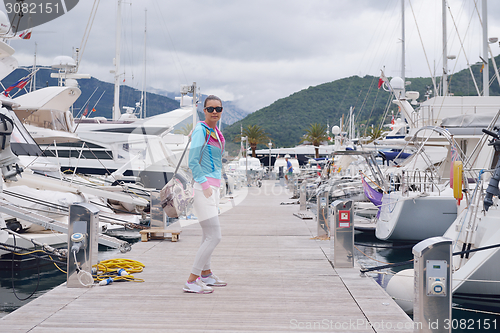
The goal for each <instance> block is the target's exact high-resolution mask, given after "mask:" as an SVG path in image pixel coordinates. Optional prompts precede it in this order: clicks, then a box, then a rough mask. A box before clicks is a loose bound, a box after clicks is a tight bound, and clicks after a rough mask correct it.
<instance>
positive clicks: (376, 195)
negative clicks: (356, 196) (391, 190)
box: [361, 177, 384, 218]
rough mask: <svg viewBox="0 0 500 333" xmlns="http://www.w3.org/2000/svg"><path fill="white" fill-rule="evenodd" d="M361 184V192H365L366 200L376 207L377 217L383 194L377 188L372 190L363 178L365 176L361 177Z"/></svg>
mask: <svg viewBox="0 0 500 333" xmlns="http://www.w3.org/2000/svg"><path fill="white" fill-rule="evenodd" d="M361 184H362V185H363V192H365V196H366V197H367V198H368V200H370V201H371V203H373V204H374V205H375V206H376V207H377V208H378V212H377V218H378V217H379V215H380V207H381V206H382V198H383V196H384V194H383V193H380V192H379V191H377V190H374V189H373V188H372V187H371V186H370V185H368V183H367V182H366V180H365V177H361Z"/></svg>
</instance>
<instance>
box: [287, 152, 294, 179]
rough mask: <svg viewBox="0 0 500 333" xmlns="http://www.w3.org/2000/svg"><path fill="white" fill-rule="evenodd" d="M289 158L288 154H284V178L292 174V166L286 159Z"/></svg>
mask: <svg viewBox="0 0 500 333" xmlns="http://www.w3.org/2000/svg"><path fill="white" fill-rule="evenodd" d="M289 158H290V155H288V154H287V155H285V161H286V173H285V179H286V180H288V176H290V178H291V177H292V175H293V167H292V162H290V161H289V160H288V159H289Z"/></svg>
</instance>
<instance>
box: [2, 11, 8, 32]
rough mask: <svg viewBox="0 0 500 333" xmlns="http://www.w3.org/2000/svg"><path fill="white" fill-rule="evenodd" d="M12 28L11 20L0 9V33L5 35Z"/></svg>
mask: <svg viewBox="0 0 500 333" xmlns="http://www.w3.org/2000/svg"><path fill="white" fill-rule="evenodd" d="M9 30H10V21H9V18H8V17H7V15H6V14H5V13H4V12H1V11H0V34H1V35H5V34H6V33H8V32H9Z"/></svg>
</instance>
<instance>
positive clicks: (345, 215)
mask: <svg viewBox="0 0 500 333" xmlns="http://www.w3.org/2000/svg"><path fill="white" fill-rule="evenodd" d="M350 227H351V211H349V210H339V228H350Z"/></svg>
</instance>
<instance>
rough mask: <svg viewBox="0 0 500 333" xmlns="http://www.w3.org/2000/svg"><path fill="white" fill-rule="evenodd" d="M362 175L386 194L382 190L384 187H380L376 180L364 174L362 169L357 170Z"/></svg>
mask: <svg viewBox="0 0 500 333" xmlns="http://www.w3.org/2000/svg"><path fill="white" fill-rule="evenodd" d="M359 173H360V174H361V175H362V176H363V177H365V178H367V179H368V180H369V181H370V182H371V183H372V184H375V185H376V186H377V187H378V188H379V189H380V190H382V192H384V193H385V194H387V192H386V191H384V189H383V188H382V187H380V186H379V185H378V184H377V183H376V182H374V181H373V180H372V179H371V178H370V177H368V176H367V175H365V173H364V172H363V171H360V172H359Z"/></svg>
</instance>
